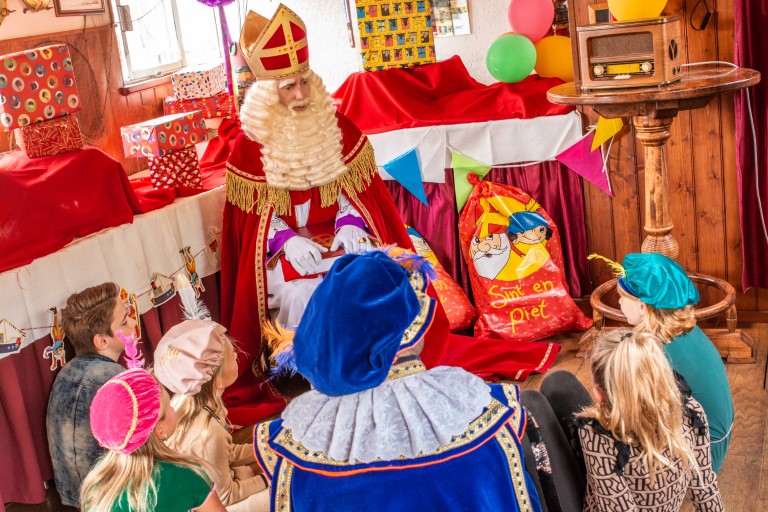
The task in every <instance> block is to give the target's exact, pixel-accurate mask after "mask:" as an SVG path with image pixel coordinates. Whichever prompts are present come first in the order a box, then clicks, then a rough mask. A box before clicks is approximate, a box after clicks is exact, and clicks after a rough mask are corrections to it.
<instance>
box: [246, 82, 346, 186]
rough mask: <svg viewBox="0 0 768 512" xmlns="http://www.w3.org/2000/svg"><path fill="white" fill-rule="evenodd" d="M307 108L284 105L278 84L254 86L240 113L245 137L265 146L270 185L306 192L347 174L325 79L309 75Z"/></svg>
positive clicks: (263, 159)
mask: <svg viewBox="0 0 768 512" xmlns="http://www.w3.org/2000/svg"><path fill="white" fill-rule="evenodd" d="M305 76H306V78H307V79H308V80H309V82H310V86H311V91H310V96H309V100H310V102H309V106H308V107H307V109H306V110H303V111H301V112H297V111H294V110H291V109H289V108H288V107H286V106H284V105H282V104H281V103H280V100H279V97H278V95H277V88H278V84H279V81H278V80H263V81H259V82H256V83H255V84H253V85H252V86H251V89H250V90H249V91H248V95H247V96H246V98H245V102H244V103H243V108H242V110H241V112H240V121H241V124H242V127H243V131H244V132H245V134H246V136H247V137H248V138H249V139H251V140H253V141H256V142H258V143H259V144H261V145H262V150H261V162H262V164H263V166H264V174H265V176H266V178H267V184H268V185H269V186H271V187H275V188H282V189H288V190H307V189H310V188H313V187H318V186H320V185H324V184H326V183H330V182H332V181H334V180H336V179H337V178H338V177H339V176H341V175H343V174H344V173H346V172H347V167H346V165H344V162H343V161H342V154H341V149H342V146H341V138H342V134H341V129H340V128H339V126H338V124H337V121H336V115H335V114H336V110H335V109H334V107H333V104H332V103H331V98H330V96H329V94H328V91H327V90H326V89H325V85H323V82H322V80H321V79H320V77H319V76H317V75H316V74H315V73H314V72H313V71H312V70H308V71H307V72H306V75H305Z"/></svg>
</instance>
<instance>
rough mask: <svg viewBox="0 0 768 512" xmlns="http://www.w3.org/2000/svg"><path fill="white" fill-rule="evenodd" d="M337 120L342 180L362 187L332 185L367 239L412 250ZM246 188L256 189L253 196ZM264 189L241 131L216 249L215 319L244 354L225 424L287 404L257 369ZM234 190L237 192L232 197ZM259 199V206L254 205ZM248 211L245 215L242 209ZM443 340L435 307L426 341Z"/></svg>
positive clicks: (352, 130) (266, 210) (360, 143)
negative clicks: (218, 266)
mask: <svg viewBox="0 0 768 512" xmlns="http://www.w3.org/2000/svg"><path fill="white" fill-rule="evenodd" d="M338 121H339V127H340V128H341V132H342V136H343V140H342V154H343V158H344V162H345V163H346V164H347V165H348V167H350V169H352V170H350V171H348V173H347V174H346V175H345V176H348V175H351V174H355V173H357V175H358V176H362V175H365V176H366V178H365V179H364V180H363V181H360V180H358V181H357V183H358V184H359V185H360V188H361V189H362V190H354V189H352V188H351V186H349V185H348V186H344V185H343V184H341V183H340V182H341V181H343V180H337V183H339V186H340V187H341V188H342V190H343V191H344V192H345V195H346V196H347V197H348V198H349V200H350V202H351V203H352V204H353V205H354V206H355V208H356V209H357V211H358V212H359V213H360V214H361V215H362V216H363V219H364V220H365V223H366V225H367V226H368V228H369V230H370V231H371V234H372V235H373V236H375V237H376V238H377V239H378V240H379V241H380V242H381V243H382V244H396V245H398V246H401V247H408V248H412V245H411V241H410V238H409V237H408V233H407V232H406V231H405V227H404V225H403V222H402V219H401V218H400V214H399V213H398V211H397V209H396V207H395V204H394V202H393V201H392V197H391V196H390V195H389V191H388V190H387V188H386V186H385V185H384V183H383V182H382V180H381V178H380V177H379V175H378V172H377V169H376V164H375V161H373V160H372V156H373V154H372V149H371V147H370V145H369V143H368V139H367V137H365V135H363V134H362V133H361V132H360V130H358V129H357V127H355V126H354V125H353V124H352V123H351V122H350V121H349V120H348V119H347V118H346V117H344V116H342V115H341V114H339V115H338ZM367 152H370V154H368V153H367ZM369 157H370V159H369ZM251 184H253V185H251ZM251 187H255V189H254V190H253V191H252V192H251V190H250V188H251ZM265 189H266V177H265V176H264V172H263V169H262V163H261V145H260V144H258V143H257V142H253V141H251V140H249V139H248V138H247V137H246V136H245V134H244V133H242V132H241V133H240V134H239V135H238V136H237V138H236V139H235V143H234V145H233V148H232V153H231V154H230V156H229V160H228V161H227V203H226V205H225V207H224V222H223V227H222V247H221V321H222V324H223V325H225V326H227V327H228V328H229V335H230V336H232V338H233V339H234V340H236V342H237V345H238V347H240V348H241V349H242V350H243V351H244V352H245V354H241V355H240V357H239V360H238V367H239V375H238V379H237V381H236V382H235V383H234V384H233V385H232V386H230V387H229V388H227V392H226V394H225V395H224V399H225V401H226V404H227V407H228V409H229V413H230V414H229V416H230V420H231V421H232V422H233V423H239V424H248V423H252V422H254V421H257V420H260V419H263V418H265V417H267V416H269V415H272V414H275V413H277V412H279V411H281V410H282V409H283V408H284V407H285V405H286V403H287V399H286V398H285V397H283V396H282V395H281V394H280V393H279V392H278V391H277V390H276V389H275V388H274V387H273V386H271V385H270V384H269V382H268V381H267V380H266V377H265V376H264V375H263V374H262V373H261V368H260V364H259V357H260V355H261V322H262V321H263V320H264V319H266V318H267V316H268V311H267V307H266V304H267V284H266V270H265V267H264V262H265V261H266V250H267V233H268V230H269V221H270V219H271V216H272V214H273V212H275V209H276V207H275V205H274V204H272V203H270V202H269V201H267V200H266V197H265V196H266V195H267V194H266V193H265ZM236 190H237V191H238V192H234V191H236ZM243 190H245V193H243ZM259 195H261V196H262V200H263V203H260V202H259V201H258V199H259ZM293 195H296V194H293ZM249 196H251V197H249ZM278 201H279V200H278ZM249 206H250V207H251V211H250V213H249V212H248V211H246V210H247V209H248V207H249ZM292 206H293V204H292V203H291V207H290V208H289V209H288V211H283V212H280V213H279V214H280V216H281V217H284V218H288V217H291V216H292ZM447 336H448V321H447V318H446V317H445V313H444V312H443V310H442V308H440V310H439V313H438V314H436V319H435V321H434V322H433V325H432V328H431V329H430V332H429V333H428V334H427V340H428V341H429V340H430V339H433V338H434V339H435V342H434V343H432V345H434V348H435V349H437V350H439V347H440V346H442V344H443V343H441V342H440V341H439V340H445V339H446V338H447Z"/></svg>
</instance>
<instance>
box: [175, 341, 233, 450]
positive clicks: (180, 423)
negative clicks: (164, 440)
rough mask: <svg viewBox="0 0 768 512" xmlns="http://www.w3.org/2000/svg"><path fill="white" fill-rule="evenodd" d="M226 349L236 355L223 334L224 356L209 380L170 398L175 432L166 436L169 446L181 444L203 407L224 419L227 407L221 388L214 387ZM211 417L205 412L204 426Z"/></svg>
mask: <svg viewBox="0 0 768 512" xmlns="http://www.w3.org/2000/svg"><path fill="white" fill-rule="evenodd" d="M227 351H231V353H232V355H233V357H236V355H237V349H236V348H235V344H234V343H233V342H232V339H231V338H230V337H229V336H224V357H222V358H221V364H219V366H218V367H217V368H216V370H215V371H214V372H213V375H211V378H210V380H208V382H206V383H204V384H203V385H202V386H201V387H200V391H199V392H198V393H197V394H195V395H188V396H184V395H175V396H174V397H173V398H172V399H171V406H173V408H174V409H175V410H176V432H174V433H173V435H172V436H171V437H170V438H168V444H169V446H171V447H173V448H178V447H180V446H181V445H182V444H183V442H184V439H186V437H187V434H188V433H189V429H190V427H191V426H192V423H193V422H194V420H195V418H197V416H198V415H199V414H201V413H203V411H204V409H205V407H209V408H210V410H211V413H212V414H215V415H216V416H217V417H218V418H219V419H220V420H222V421H226V417H227V408H226V407H225V405H224V401H223V400H222V398H221V395H222V392H223V390H219V389H217V388H216V381H217V380H218V379H219V378H220V377H221V374H222V373H224V363H225V361H226V358H227V356H226V354H227ZM211 419H212V416H211V414H206V420H205V427H206V428H207V426H208V423H209V422H210V421H211ZM206 432H207V430H206ZM204 435H205V434H204Z"/></svg>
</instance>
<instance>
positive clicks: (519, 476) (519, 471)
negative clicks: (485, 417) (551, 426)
mask: <svg viewBox="0 0 768 512" xmlns="http://www.w3.org/2000/svg"><path fill="white" fill-rule="evenodd" d="M516 438H517V436H515V435H514V433H513V432H512V431H511V430H510V429H509V426H508V425H505V426H504V427H502V428H501V429H499V431H498V432H497V433H496V442H498V443H499V446H501V449H502V450H503V451H504V455H505V456H506V458H507V464H508V466H509V477H510V479H511V480H512V488H513V489H514V490H515V496H516V497H517V505H518V506H519V507H520V512H532V511H533V508H532V507H531V497H530V496H529V495H528V487H527V486H526V485H525V466H524V464H523V460H522V457H520V450H519V449H518V446H517V442H516V441H515V439H516Z"/></svg>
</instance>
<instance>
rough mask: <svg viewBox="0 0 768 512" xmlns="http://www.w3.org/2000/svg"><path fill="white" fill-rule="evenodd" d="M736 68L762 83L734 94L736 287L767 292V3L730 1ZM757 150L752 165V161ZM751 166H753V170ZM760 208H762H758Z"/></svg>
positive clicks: (750, 0)
mask: <svg viewBox="0 0 768 512" xmlns="http://www.w3.org/2000/svg"><path fill="white" fill-rule="evenodd" d="M734 11H735V12H734V14H735V20H734V43H735V53H736V64H738V65H739V66H741V67H745V68H752V69H756V70H758V71H760V73H761V74H762V77H763V78H762V81H761V82H760V83H759V84H757V85H756V86H755V87H753V88H751V89H750V90H749V91H740V92H738V93H737V94H736V101H735V107H736V161H737V166H738V167H737V168H738V171H739V173H738V180H739V205H740V209H739V213H740V223H741V251H742V255H743V258H744V262H743V267H742V275H741V282H742V286H743V287H744V291H747V290H749V289H750V288H768V272H766V271H765V255H766V254H768V240H766V236H768V235H766V233H765V225H766V224H768V84H766V77H768V37H766V34H765V32H764V30H765V27H764V25H765V21H766V20H768V3H766V2H764V1H755V0H735V1H734ZM747 94H749V95H750V97H751V103H752V116H753V117H754V121H755V136H756V140H755V141H753V140H752V127H751V126H750V122H749V111H748V107H747ZM755 143H756V145H757V163H755V159H754V149H755ZM755 165H757V167H756V166H755ZM760 203H762V208H761V204H760Z"/></svg>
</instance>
